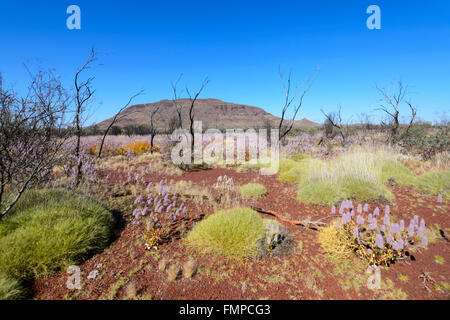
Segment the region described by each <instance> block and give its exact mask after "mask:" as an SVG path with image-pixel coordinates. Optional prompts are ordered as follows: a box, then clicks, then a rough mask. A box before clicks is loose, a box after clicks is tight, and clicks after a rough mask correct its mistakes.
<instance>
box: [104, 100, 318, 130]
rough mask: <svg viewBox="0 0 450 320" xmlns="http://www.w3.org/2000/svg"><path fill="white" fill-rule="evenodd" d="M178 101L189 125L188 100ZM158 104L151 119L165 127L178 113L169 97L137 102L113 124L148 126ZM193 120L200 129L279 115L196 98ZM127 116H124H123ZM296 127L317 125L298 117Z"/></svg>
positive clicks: (256, 123) (246, 124)
mask: <svg viewBox="0 0 450 320" xmlns="http://www.w3.org/2000/svg"><path fill="white" fill-rule="evenodd" d="M178 103H179V104H181V105H182V106H183V110H182V122H183V128H186V127H187V126H188V124H189V113H188V112H189V103H190V100H189V99H179V100H178ZM158 106H159V107H160V109H159V112H158V113H157V114H156V115H155V118H154V122H155V124H156V126H157V127H158V128H161V129H162V128H167V127H168V125H169V121H170V119H171V118H173V117H175V116H177V113H176V109H175V105H174V103H173V101H172V100H161V101H158V102H154V103H145V104H137V105H133V106H130V107H128V108H127V109H125V110H124V111H123V112H122V113H121V119H120V120H118V121H117V122H116V123H115V125H114V126H117V127H120V128H123V127H126V126H140V125H145V126H148V125H149V123H150V113H151V111H152V110H154V109H155V108H156V107H158ZM194 110H195V120H199V121H202V122H203V128H218V129H225V128H230V129H231V128H244V129H245V128H251V127H265V126H267V124H268V123H270V124H271V126H276V125H278V123H279V121H280V118H279V117H276V116H274V115H272V114H270V113H268V112H266V111H264V110H263V109H261V108H258V107H253V106H248V105H243V104H236V103H231V102H224V101H221V100H218V99H198V100H197V101H196V104H195V109H194ZM124 115H126V116H125V117H123V116H124ZM112 119H113V118H112V117H111V118H109V119H106V120H104V121H102V122H100V123H99V124H97V127H98V128H99V129H105V128H106V127H107V126H108V125H109V124H110V123H111V121H112ZM295 126H306V127H316V126H320V124H318V123H315V122H312V121H310V120H308V119H306V118H303V119H302V120H297V121H296V122H295Z"/></svg>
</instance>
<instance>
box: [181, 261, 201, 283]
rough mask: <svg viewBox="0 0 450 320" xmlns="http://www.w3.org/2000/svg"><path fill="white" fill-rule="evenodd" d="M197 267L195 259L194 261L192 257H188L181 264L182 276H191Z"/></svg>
mask: <svg viewBox="0 0 450 320" xmlns="http://www.w3.org/2000/svg"><path fill="white" fill-rule="evenodd" d="M197 267H198V264H197V261H195V260H194V259H189V260H188V261H186V263H185V264H184V265H183V275H184V277H185V278H187V279H189V278H192V277H193V276H194V275H195V273H196V272H197Z"/></svg>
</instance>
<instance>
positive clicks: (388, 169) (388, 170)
mask: <svg viewBox="0 0 450 320" xmlns="http://www.w3.org/2000/svg"><path fill="white" fill-rule="evenodd" d="M390 179H393V180H394V181H395V183H396V184H397V185H399V186H406V185H411V184H413V182H414V179H415V176H414V174H413V173H412V171H411V170H409V169H408V168H406V167H405V166H404V165H402V164H401V163H400V162H398V161H395V160H391V159H389V160H385V161H384V162H383V165H382V167H381V180H382V182H383V183H388V182H389V180H390Z"/></svg>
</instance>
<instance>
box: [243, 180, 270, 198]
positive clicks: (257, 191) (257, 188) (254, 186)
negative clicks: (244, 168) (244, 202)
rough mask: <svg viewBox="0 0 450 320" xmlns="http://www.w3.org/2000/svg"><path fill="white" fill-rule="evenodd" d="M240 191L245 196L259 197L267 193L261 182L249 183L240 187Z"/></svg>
mask: <svg viewBox="0 0 450 320" xmlns="http://www.w3.org/2000/svg"><path fill="white" fill-rule="evenodd" d="M239 193H240V194H241V196H242V197H244V198H257V197H262V196H265V195H266V194H267V190H266V188H264V186H263V185H262V184H259V183H247V184H244V185H243V186H241V187H240V188H239Z"/></svg>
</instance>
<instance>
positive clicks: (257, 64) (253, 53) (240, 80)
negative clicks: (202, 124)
mask: <svg viewBox="0 0 450 320" xmlns="http://www.w3.org/2000/svg"><path fill="white" fill-rule="evenodd" d="M70 4H77V5H79V6H80V8H81V18H82V22H81V30H72V31H71V30H68V29H67V28H66V18H67V17H68V15H67V14H66V8H67V6H69V5H70ZM371 4H377V5H379V6H380V8H381V30H369V29H367V27H366V19H367V17H368V16H369V15H368V14H367V13H366V9H367V7H368V6H369V5H371ZM0 37H1V39H2V41H1V44H0V71H2V73H3V76H4V78H6V79H5V80H6V81H8V82H10V83H13V84H15V86H16V88H18V89H22V88H23V85H24V82H25V80H27V77H28V76H27V73H26V71H25V69H24V68H23V63H27V64H31V65H38V64H39V65H41V66H44V67H54V68H55V69H56V70H57V73H58V74H60V75H61V77H62V78H63V80H64V83H65V84H66V85H67V86H70V85H72V79H71V77H72V76H73V74H74V72H75V70H76V68H77V67H78V66H80V65H81V64H82V63H83V61H84V60H85V58H86V57H87V55H88V53H89V50H90V48H91V47H95V48H96V49H97V50H98V51H100V52H104V53H105V54H104V55H101V56H100V60H99V62H100V63H101V64H102V65H101V66H98V67H97V68H96V69H95V70H93V71H94V74H95V77H96V79H95V87H96V90H97V91H96V100H95V102H94V104H93V115H92V117H91V118H90V119H89V122H93V121H99V120H103V119H104V118H106V117H109V116H111V115H113V114H114V112H115V111H116V110H117V109H118V108H119V107H120V106H121V105H122V104H124V103H125V102H126V101H127V100H128V98H129V96H131V95H132V94H133V93H135V92H137V91H139V90H140V89H145V91H146V94H145V96H141V97H139V98H138V99H137V100H136V102H139V103H143V102H153V101H158V100H161V99H166V98H171V97H172V95H171V88H170V81H171V80H176V79H177V77H178V75H179V74H180V73H183V74H184V78H183V80H182V82H181V85H182V86H185V85H188V86H189V87H190V88H197V87H198V86H199V85H200V83H201V81H202V79H203V78H204V77H205V76H209V78H210V79H211V83H210V84H209V86H208V87H207V89H206V90H205V92H204V94H203V95H202V97H203V98H217V99H221V100H224V101H228V102H236V103H243V104H249V105H254V106H259V107H262V108H264V109H265V110H267V111H269V112H271V113H273V114H275V115H279V114H280V109H281V106H282V102H283V101H282V100H283V91H282V86H281V83H280V79H279V76H278V66H279V65H281V67H282V68H284V69H285V70H286V71H288V70H289V68H292V69H293V72H294V80H296V81H299V82H300V81H301V80H303V79H304V78H306V77H307V76H308V75H310V74H311V73H312V72H313V71H314V70H315V68H316V66H317V65H320V68H321V72H320V74H319V77H318V79H317V81H316V83H315V84H314V85H313V87H312V89H311V91H310V94H308V95H307V97H306V99H305V101H304V107H303V109H302V111H301V113H300V115H299V117H298V118H303V117H307V118H309V119H311V120H314V121H322V118H323V117H322V115H321V113H320V108H321V107H323V108H324V109H326V110H331V109H334V108H336V106H337V105H338V104H341V105H342V108H343V111H344V115H345V116H346V117H347V118H349V117H351V116H353V119H354V120H357V118H358V117H357V115H358V114H360V113H361V112H366V113H372V110H373V109H374V108H375V107H377V104H378V95H377V91H376V89H375V86H376V85H377V84H378V85H382V84H385V83H388V81H390V80H392V79H398V78H402V79H403V81H404V82H405V83H407V84H409V85H410V87H411V90H412V91H413V92H412V95H411V99H412V100H413V101H414V102H415V103H416V104H417V105H418V108H419V113H418V115H419V117H420V118H422V119H425V120H431V121H432V120H435V119H436V118H437V114H438V113H442V112H443V111H447V114H448V115H449V114H450V80H449V78H450V1H448V0H442V1H415V0H408V1H405V0H401V1H400V0H390V1H377V0H370V1H365V0H361V1H351V0H348V1H321V0H318V1H299V0H297V1H262V0H258V1H253V0H240V1H237V0H227V1H221V0H220V1H219V0H209V1H196V0H190V1H175V0H174V1H165V0H161V1H151V0H149V1H131V0H130V1H111V0H109V1H106V0H105V1H95V0H90V1H81V0H71V1H65V0H57V1H23V0H15V1H6V0H2V1H1V4H0Z"/></svg>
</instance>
